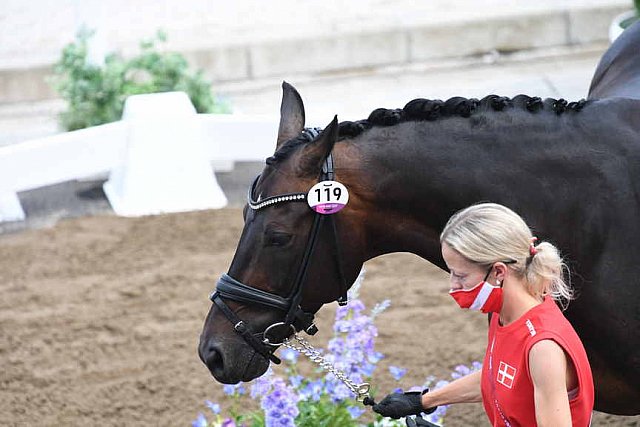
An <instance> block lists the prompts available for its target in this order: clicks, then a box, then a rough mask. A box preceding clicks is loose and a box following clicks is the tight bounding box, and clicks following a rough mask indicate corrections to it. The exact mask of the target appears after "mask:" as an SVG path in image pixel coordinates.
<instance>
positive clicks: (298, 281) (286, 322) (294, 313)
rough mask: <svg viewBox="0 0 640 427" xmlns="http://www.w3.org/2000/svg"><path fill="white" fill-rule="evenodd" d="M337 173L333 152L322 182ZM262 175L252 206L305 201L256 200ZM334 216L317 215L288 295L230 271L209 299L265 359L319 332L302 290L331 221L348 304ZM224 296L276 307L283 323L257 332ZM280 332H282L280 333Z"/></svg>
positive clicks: (284, 197)
mask: <svg viewBox="0 0 640 427" xmlns="http://www.w3.org/2000/svg"><path fill="white" fill-rule="evenodd" d="M304 133H305V135H306V136H307V138H308V139H310V140H313V139H315V137H316V136H318V134H319V130H318V129H305V130H304ZM334 176H335V173H334V166H333V156H332V154H331V153H329V155H328V156H327V158H326V159H325V161H324V164H323V167H322V174H321V175H320V181H327V180H331V181H332V180H333V179H334ZM259 179H260V175H258V176H257V177H256V178H255V180H254V181H253V184H252V185H251V187H250V189H249V194H248V195H247V202H248V205H249V207H250V208H251V209H253V210H254V211H258V210H260V209H263V208H267V207H269V206H273V205H276V204H280V203H289V202H306V201H307V194H306V193H287V194H280V195H276V196H271V197H267V198H266V199H260V198H259V199H258V200H254V198H253V195H254V193H255V188H256V186H257V184H258V180H259ZM333 215H335V214H332V215H323V214H320V213H315V214H314V219H313V224H312V226H311V231H310V233H309V238H308V240H307V245H306V248H305V251H304V254H303V257H302V262H301V264H300V267H299V268H298V271H297V273H296V276H295V280H294V282H293V286H292V287H291V290H290V292H289V295H287V296H286V297H282V296H280V295H277V294H274V293H271V292H267V291H263V290H261V289H257V288H254V287H252V286H249V285H247V284H245V283H242V282H240V281H239V280H236V279H234V278H233V277H231V276H229V275H228V274H223V275H222V276H221V277H220V279H219V280H218V283H217V285H216V290H215V291H214V292H213V293H212V294H211V296H210V299H211V301H213V303H215V304H216V306H217V307H218V308H219V309H220V310H221V311H222V312H223V313H224V315H225V317H226V318H227V319H228V320H229V322H231V324H233V325H234V326H233V328H234V330H235V331H236V332H237V333H238V334H239V335H240V336H242V337H243V338H244V340H245V341H246V342H247V343H248V344H249V345H250V346H251V347H253V349H254V350H255V351H256V352H258V353H259V354H261V355H262V356H263V357H264V358H265V359H269V360H271V361H272V362H274V363H276V364H278V363H280V359H279V358H278V357H276V356H275V355H274V354H273V353H274V351H275V350H276V349H277V348H278V347H279V346H280V345H281V344H282V341H283V340H284V339H285V338H287V337H289V336H291V335H293V334H294V333H295V332H297V331H301V330H302V331H305V332H306V333H308V334H309V335H314V334H315V333H316V332H318V328H317V327H316V325H315V324H314V323H313V319H314V316H315V313H310V312H305V311H304V310H303V309H302V307H301V305H300V304H301V302H302V292H303V289H304V284H305V281H306V277H307V272H308V270H309V265H310V262H311V258H312V256H313V252H314V249H315V246H316V243H317V241H318V236H319V234H320V230H321V228H322V225H323V224H324V223H325V222H327V221H328V222H330V223H331V224H330V225H331V228H330V232H331V233H333V239H334V242H335V249H336V250H335V258H336V264H337V266H338V275H339V276H340V283H341V285H342V292H341V296H340V297H339V298H338V304H340V305H345V304H346V303H347V284H346V280H345V276H344V271H343V269H342V263H341V253H340V245H339V242H338V233H337V228H336V223H335V220H334V218H333ZM223 298H224V299H229V300H233V301H237V302H240V303H243V304H251V305H262V306H265V307H268V308H272V309H276V310H279V311H282V312H284V313H285V316H284V319H283V321H282V322H277V323H274V324H272V325H271V326H269V327H267V328H266V329H265V330H264V331H262V332H257V333H256V332H254V331H253V330H252V328H251V327H250V326H249V325H248V324H247V323H246V322H245V321H243V320H242V319H240V318H239V317H238V316H237V315H236V314H235V313H234V312H233V310H231V308H229V306H228V305H227V304H226V303H225V302H224V300H223ZM278 332H280V333H278Z"/></svg>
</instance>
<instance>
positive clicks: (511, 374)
mask: <svg viewBox="0 0 640 427" xmlns="http://www.w3.org/2000/svg"><path fill="white" fill-rule="evenodd" d="M515 377H516V368H514V367H513V366H511V365H507V364H506V363H504V362H500V367H499V368H498V375H497V377H496V381H498V382H499V383H500V384H502V385H503V386H505V387H506V388H509V389H510V388H511V387H513V379H514V378H515Z"/></svg>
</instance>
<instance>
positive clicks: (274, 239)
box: [264, 232, 293, 246]
mask: <svg viewBox="0 0 640 427" xmlns="http://www.w3.org/2000/svg"><path fill="white" fill-rule="evenodd" d="M292 237H293V235H292V234H288V233H273V232H272V233H267V235H266V236H265V242H264V245H265V246H285V245H286V244H287V243H289V242H290V241H291V238H292Z"/></svg>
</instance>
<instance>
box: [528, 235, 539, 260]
mask: <svg viewBox="0 0 640 427" xmlns="http://www.w3.org/2000/svg"><path fill="white" fill-rule="evenodd" d="M537 241H538V238H537V237H535V236H533V237H532V238H531V243H530V244H529V255H531V256H532V257H533V256H534V255H535V254H537V253H538V250H537V249H536V247H535V246H534V245H533V244H534V243H535V242H537Z"/></svg>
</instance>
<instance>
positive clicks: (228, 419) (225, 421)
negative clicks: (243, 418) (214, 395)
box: [220, 418, 236, 427]
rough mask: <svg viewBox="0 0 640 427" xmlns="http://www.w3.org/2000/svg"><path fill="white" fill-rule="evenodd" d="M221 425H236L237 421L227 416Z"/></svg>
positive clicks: (222, 426)
mask: <svg viewBox="0 0 640 427" xmlns="http://www.w3.org/2000/svg"><path fill="white" fill-rule="evenodd" d="M220 427H236V422H235V421H233V420H232V419H231V418H227V419H226V420H224V421H223V422H222V425H221V426H220Z"/></svg>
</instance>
